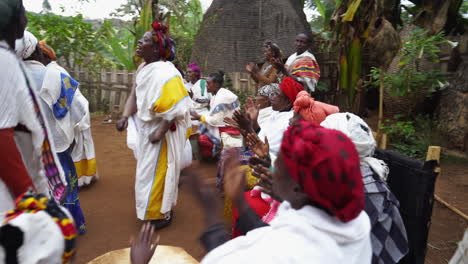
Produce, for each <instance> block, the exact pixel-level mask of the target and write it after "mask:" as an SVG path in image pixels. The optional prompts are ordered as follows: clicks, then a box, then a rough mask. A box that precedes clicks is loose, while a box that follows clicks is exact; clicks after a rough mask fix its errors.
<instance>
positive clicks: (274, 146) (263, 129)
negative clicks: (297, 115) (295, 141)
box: [258, 110, 294, 164]
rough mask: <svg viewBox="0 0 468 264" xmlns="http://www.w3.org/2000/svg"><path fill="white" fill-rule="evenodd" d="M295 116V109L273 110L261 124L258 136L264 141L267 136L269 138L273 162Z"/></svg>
mask: <svg viewBox="0 0 468 264" xmlns="http://www.w3.org/2000/svg"><path fill="white" fill-rule="evenodd" d="M293 116H294V111H292V110H291V111H288V112H278V111H273V112H272V113H271V114H270V118H269V119H267V121H265V122H264V123H263V126H260V133H258V137H259V138H260V140H262V141H264V140H265V137H267V138H268V143H269V144H270V158H271V162H272V163H271V164H273V163H274V161H275V160H276V157H278V153H279V151H280V147H281V141H282V140H283V134H284V132H285V131H286V129H288V127H289V120H290V119H291V118H292V117H293Z"/></svg>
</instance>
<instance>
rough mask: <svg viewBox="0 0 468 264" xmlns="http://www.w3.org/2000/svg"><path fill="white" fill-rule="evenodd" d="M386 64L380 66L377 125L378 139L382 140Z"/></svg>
mask: <svg viewBox="0 0 468 264" xmlns="http://www.w3.org/2000/svg"><path fill="white" fill-rule="evenodd" d="M384 69H385V68H384V66H380V90H379V122H378V125H377V140H378V142H380V127H381V126H382V122H383V96H384V95H383V94H384V74H385V71H384Z"/></svg>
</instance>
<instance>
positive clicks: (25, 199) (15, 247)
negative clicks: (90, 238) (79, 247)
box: [0, 192, 77, 264]
mask: <svg viewBox="0 0 468 264" xmlns="http://www.w3.org/2000/svg"><path fill="white" fill-rule="evenodd" d="M76 236H77V233H76V228H75V225H74V223H73V220H72V217H71V215H70V214H69V213H68V211H67V210H66V209H65V208H64V207H62V206H60V205H59V204H58V203H57V202H55V201H54V200H49V199H48V198H47V197H46V196H45V195H43V194H36V193H33V192H27V193H25V194H23V195H21V196H19V197H18V199H16V208H15V209H14V210H13V211H10V212H9V213H8V214H7V215H6V220H5V223H4V225H3V226H2V227H1V228H0V248H2V247H3V249H4V250H5V253H6V254H5V253H4V252H3V251H2V250H0V259H3V258H1V255H2V254H5V255H6V256H7V258H16V257H17V256H20V257H19V260H22V261H23V262H24V263H64V264H66V263H71V259H72V257H73V255H74V254H75V246H76ZM15 253H16V254H15ZM7 262H8V261H7ZM17 263H18V260H17Z"/></svg>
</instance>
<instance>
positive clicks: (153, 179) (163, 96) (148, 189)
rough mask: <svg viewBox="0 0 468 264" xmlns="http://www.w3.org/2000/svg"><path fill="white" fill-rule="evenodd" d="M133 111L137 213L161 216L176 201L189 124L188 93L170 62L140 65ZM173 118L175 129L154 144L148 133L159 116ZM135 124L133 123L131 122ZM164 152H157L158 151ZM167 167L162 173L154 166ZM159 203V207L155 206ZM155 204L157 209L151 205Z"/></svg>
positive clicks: (145, 217)
mask: <svg viewBox="0 0 468 264" xmlns="http://www.w3.org/2000/svg"><path fill="white" fill-rule="evenodd" d="M135 92H136V98H137V109H138V111H137V113H136V116H135V117H132V119H133V118H135V119H134V120H129V121H131V122H133V124H132V126H133V125H134V124H136V125H137V126H138V127H136V128H135V130H136V129H138V131H137V133H138V137H137V139H136V140H134V144H135V150H136V151H135V156H136V157H137V171H136V183H135V195H136V210H137V217H138V218H139V219H141V220H153V219H161V218H160V216H159V214H162V215H164V216H165V217H168V214H169V213H170V211H171V210H172V208H173V206H175V204H176V201H177V193H178V183H179V176H180V170H181V166H182V162H181V160H182V156H183V151H184V146H185V144H186V139H187V138H186V135H187V130H188V128H189V126H190V112H189V107H188V106H189V103H190V97H189V96H188V93H187V91H186V90H185V88H184V87H183V83H182V76H181V75H180V72H179V71H178V70H177V69H176V68H175V67H174V65H173V64H172V63H171V62H162V61H158V62H153V63H151V64H148V65H146V66H145V67H144V68H142V69H141V70H140V71H139V72H138V75H137V77H136V88H135ZM174 119H175V120H176V122H175V124H176V127H177V129H176V130H175V131H171V130H169V131H168V132H167V133H166V134H165V137H164V139H163V140H161V141H160V142H158V143H156V144H152V143H151V142H150V141H149V136H150V135H151V134H152V133H153V132H155V131H156V130H157V129H159V127H160V126H161V121H162V120H168V121H171V120H174ZM131 122H130V123H131ZM134 127H135V126H134ZM163 150H164V151H165V153H167V154H166V155H164V156H163V155H160V153H161V152H162V151H163ZM161 166H162V167H164V168H167V171H166V173H165V175H161V171H159V172H158V168H161ZM159 177H163V178H164V187H163V189H164V190H163V195H162V201H161V200H160V199H159V198H158V199H156V198H154V197H156V196H155V195H156V194H155V191H154V190H155V188H159V187H157V186H156V185H157V184H158V182H159V181H160V180H161V178H159ZM159 207H160V208H159ZM155 208H159V209H155Z"/></svg>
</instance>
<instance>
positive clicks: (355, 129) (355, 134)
mask: <svg viewBox="0 0 468 264" xmlns="http://www.w3.org/2000/svg"><path fill="white" fill-rule="evenodd" d="M321 125H322V126H323V127H326V128H330V129H336V130H339V131H341V132H343V133H345V134H346V135H347V136H348V137H349V138H350V139H351V140H352V141H353V143H354V145H355V146H356V149H357V151H358V153H359V158H360V159H361V164H364V165H368V166H369V167H371V168H372V170H373V171H374V172H375V173H377V175H379V177H380V178H381V179H382V180H384V181H385V180H386V179H387V175H388V173H389V169H388V166H387V164H385V162H383V161H382V160H379V159H376V158H373V157H372V156H373V155H374V151H375V148H376V143H375V139H374V136H373V135H372V130H371V129H370V127H369V126H368V125H367V123H366V122H365V121H364V120H362V119H361V118H360V117H359V116H357V115H355V114H352V113H338V114H333V115H330V116H328V117H327V118H326V119H325V121H323V122H322V123H321Z"/></svg>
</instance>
